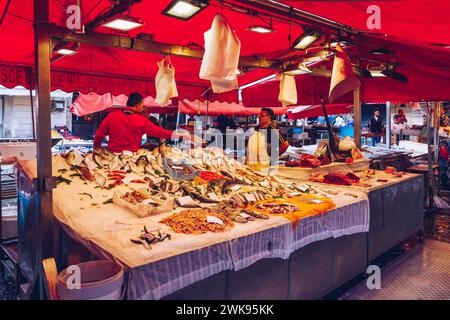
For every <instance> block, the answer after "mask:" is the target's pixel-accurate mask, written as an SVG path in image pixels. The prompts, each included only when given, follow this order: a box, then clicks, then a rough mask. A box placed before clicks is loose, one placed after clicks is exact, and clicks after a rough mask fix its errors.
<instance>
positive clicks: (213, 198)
mask: <svg viewBox="0 0 450 320" xmlns="http://www.w3.org/2000/svg"><path fill="white" fill-rule="evenodd" d="M208 197H210V198H211V199H212V200H217V201H218V200H219V198H218V197H217V195H216V194H215V193H214V192H210V193H208Z"/></svg>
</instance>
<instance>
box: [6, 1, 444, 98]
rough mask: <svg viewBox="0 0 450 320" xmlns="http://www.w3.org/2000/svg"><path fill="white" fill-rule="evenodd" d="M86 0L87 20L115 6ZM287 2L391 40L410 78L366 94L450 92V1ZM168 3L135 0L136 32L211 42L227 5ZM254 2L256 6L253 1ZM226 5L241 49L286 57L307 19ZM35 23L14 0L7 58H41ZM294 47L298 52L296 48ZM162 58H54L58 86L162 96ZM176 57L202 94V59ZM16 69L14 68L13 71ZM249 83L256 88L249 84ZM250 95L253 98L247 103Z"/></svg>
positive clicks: (195, 92)
mask: <svg viewBox="0 0 450 320" xmlns="http://www.w3.org/2000/svg"><path fill="white" fill-rule="evenodd" d="M6 2H7V0H0V12H3V9H4V8H5V4H6ZM81 2H82V19H83V22H88V21H91V20H92V19H93V18H94V17H96V16H98V14H99V13H100V12H101V11H103V10H105V9H107V8H108V7H109V6H110V2H109V1H107V0H103V1H100V2H98V1H81ZM282 2H285V3H288V4H289V5H292V6H294V7H296V8H301V9H304V10H305V11H309V12H313V13H316V14H319V15H323V16H325V17H327V18H330V19H333V20H336V21H338V22H342V23H345V24H348V25H350V26H351V27H354V28H358V29H360V30H361V31H362V33H363V34H365V35H366V36H362V40H360V42H361V43H362V44H363V47H364V45H365V44H369V43H370V49H373V48H375V47H380V46H385V45H388V46H389V49H391V50H394V51H395V53H396V57H397V59H396V60H397V62H398V64H399V72H401V73H404V74H405V75H407V77H408V79H409V83H408V84H403V83H399V82H396V81H394V80H391V79H370V80H367V81H366V80H364V81H363V92H362V96H363V99H365V100H366V101H386V100H391V101H394V100H398V101H414V100H416V101H417V100H421V99H425V100H442V99H448V98H449V94H448V93H447V92H448V90H447V88H448V87H450V81H449V76H448V74H450V73H449V72H448V71H449V67H450V61H449V52H450V51H449V49H445V45H447V44H448V45H450V33H448V22H447V21H448V20H449V19H448V18H449V17H450V11H449V10H448V3H447V1H427V0H408V1H406V0H400V1H375V2H370V3H369V2H364V1H361V2H336V1H329V2H328V1H317V2H311V1H282ZM72 3H75V1H74V0H66V1H50V22H52V23H56V24H57V25H60V26H64V25H65V24H66V13H65V10H64V6H66V5H69V4H72ZM167 4H168V1H167V0H152V1H142V2H140V3H137V4H135V5H133V10H132V12H133V15H134V16H137V17H139V18H141V19H142V20H144V21H145V22H146V25H145V26H144V27H141V28H138V29H136V30H132V31H131V32H130V35H131V36H136V35H137V34H138V33H147V34H151V35H154V37H155V40H156V41H159V42H163V43H173V44H179V45H188V44H189V45H192V43H194V45H193V48H195V47H198V45H200V46H203V44H204V41H203V33H204V32H205V31H207V30H208V29H209V28H210V26H211V22H212V20H213V17H214V15H215V14H216V13H217V12H222V9H221V8H220V5H219V7H218V6H217V5H216V4H215V2H211V4H210V5H209V6H208V7H207V8H206V9H205V10H203V11H202V12H200V13H199V14H197V15H196V16H194V17H193V18H192V19H190V20H188V21H182V20H179V19H175V18H171V17H168V16H164V15H162V14H161V12H162V11H163V9H164V8H165V7H166V6H167ZM372 4H377V5H378V6H379V7H380V8H381V19H382V20H381V29H380V30H368V29H367V26H366V21H367V17H368V14H367V13H366V9H367V7H368V6H369V5H372ZM247 6H251V2H249V4H248V5H247ZM223 12H224V14H225V15H226V17H227V19H228V20H229V22H230V24H231V26H232V27H233V28H234V29H235V30H236V33H237V36H238V38H239V39H240V41H241V44H242V46H241V55H245V56H251V55H256V54H257V55H259V56H261V57H265V58H270V59H276V58H280V57H282V55H283V54H286V52H288V51H289V42H288V38H289V37H288V36H289V34H290V33H291V34H292V38H295V37H296V36H297V35H299V34H301V33H302V29H301V28H300V27H299V26H297V25H290V24H289V23H287V22H282V21H279V20H278V19H274V20H273V28H274V29H276V31H277V32H273V33H270V34H257V33H254V32H250V31H248V30H247V28H248V27H249V25H251V24H252V23H254V21H253V20H252V17H251V16H250V15H245V14H242V13H241V12H237V11H233V10H228V9H227V7H225V8H224V10H223ZM33 31H34V29H33V1H32V0H23V1H12V2H11V5H10V6H9V9H8V12H7V13H6V16H5V19H4V21H3V23H2V25H1V28H0V43H2V44H3V45H4V46H6V45H8V44H10V45H8V47H7V48H2V50H0V62H2V63H7V64H10V65H16V66H17V65H21V66H33V62H34V44H33V33H34V32H33ZM96 31H97V32H104V33H109V32H111V30H106V29H105V28H101V27H100V28H97V30H96ZM385 34H386V35H387V36H385ZM394 41H395V42H394ZM431 43H441V46H433V45H431ZM414 45H417V46H414ZM367 49H368V47H366V48H362V51H365V52H367ZM300 53H301V52H300ZM290 54H291V55H292V52H291V53H290ZM161 59H162V56H161V55H155V54H150V53H145V52H137V51H134V50H126V49H118V48H105V47H97V46H94V45H86V44H81V47H80V50H79V52H78V53H77V54H75V55H71V56H67V57H64V58H63V59H61V60H58V61H56V62H54V63H52V80H53V83H52V89H62V90H64V91H74V90H78V91H81V92H83V93H89V92H91V91H93V92H96V93H98V94H104V93H112V94H121V93H124V92H126V93H128V92H131V91H140V92H142V93H143V94H144V95H145V96H147V95H151V96H154V91H155V89H154V83H153V82H152V80H153V79H154V77H155V75H156V72H157V66H156V62H157V61H159V60H161ZM171 60H172V63H173V64H174V66H175V69H176V74H175V77H176V80H177V83H178V89H179V90H178V91H179V92H180V99H184V98H188V99H190V100H192V99H197V98H199V97H200V96H201V94H202V93H203V92H204V91H205V90H206V88H208V87H209V83H208V82H207V81H203V80H201V79H199V76H198V74H199V70H200V64H201V61H200V60H198V59H189V58H181V57H175V56H174V57H172V59H171ZM10 71H11V70H8V72H7V73H9V72H10ZM1 72H2V73H1V74H2V77H1V78H0V84H7V86H8V87H11V86H15V85H18V84H20V82H22V83H23V82H24V80H23V79H18V80H14V79H13V77H14V75H11V74H8V76H7V77H8V79H7V80H5V81H4V78H5V77H4V76H3V72H4V70H1ZM269 72H271V71H267V70H261V69H256V70H252V71H249V72H247V73H246V74H244V75H243V76H241V77H239V79H238V81H239V84H240V85H243V84H246V83H248V82H250V81H253V80H255V79H257V78H258V77H259V76H260V75H263V74H267V73H269ZM12 73H14V71H13V72H12ZM311 79H313V78H311ZM317 79H320V80H313V82H314V83H316V82H321V81H325V82H326V83H328V82H329V80H328V79H321V78H317ZM14 83H15V85H14ZM188 84H194V85H188ZM317 86H318V87H321V85H320V84H315V85H314V87H312V86H311V88H310V89H312V93H311V92H310V91H304V93H301V91H302V88H301V87H300V88H298V89H299V90H298V92H300V95H303V96H305V97H307V96H309V101H305V100H302V99H300V100H299V103H305V104H316V103H317V102H314V101H312V100H317V99H318V95H316V92H317V91H320V90H317V89H316V88H317ZM327 87H328V85H325V86H323V88H324V90H323V91H321V92H322V93H323V94H325V96H327V95H328V92H327V91H328V88H327ZM266 89H268V87H267V88H266ZM249 90H251V89H247V90H245V91H247V92H248V91H249ZM245 91H244V92H245ZM277 94H278V89H271V90H264V91H262V96H257V95H252V96H253V97H249V94H247V95H246V96H245V100H244V103H245V105H252V104H255V103H254V102H258V101H252V99H259V100H263V102H264V103H257V105H259V106H263V105H272V106H275V104H269V103H268V102H269V100H270V99H272V100H273V99H274V98H273V97H276V96H277ZM303 96H302V97H303ZM302 97H300V98H302ZM209 99H211V100H219V101H228V102H231V101H235V102H237V94H236V92H232V93H230V94H228V95H225V96H219V97H217V98H216V97H214V98H211V97H210V98H209ZM275 99H276V98H275ZM248 101H249V102H251V103H247V102H248ZM266 101H267V102H266ZM349 102H350V101H349Z"/></svg>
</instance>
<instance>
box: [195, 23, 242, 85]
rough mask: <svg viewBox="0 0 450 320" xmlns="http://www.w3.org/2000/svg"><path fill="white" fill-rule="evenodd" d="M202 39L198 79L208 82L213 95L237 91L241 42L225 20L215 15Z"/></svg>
mask: <svg viewBox="0 0 450 320" xmlns="http://www.w3.org/2000/svg"><path fill="white" fill-rule="evenodd" d="M204 37H205V54H204V55H203V60H202V65H201V68H200V79H205V80H210V81H211V87H212V90H213V92H215V93H221V92H226V91H230V90H234V89H237V88H238V82H237V68H238V64H239V54H240V51H241V42H240V41H239V39H238V37H237V36H236V34H235V33H234V31H233V30H232V29H231V27H230V25H229V23H228V21H227V19H226V18H225V17H224V16H222V15H220V14H216V16H215V17H214V20H213V23H212V26H211V29H209V30H208V31H207V32H205V34H204Z"/></svg>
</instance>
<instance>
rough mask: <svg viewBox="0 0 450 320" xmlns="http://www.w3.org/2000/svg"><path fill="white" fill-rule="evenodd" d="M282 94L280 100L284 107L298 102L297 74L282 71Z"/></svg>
mask: <svg viewBox="0 0 450 320" xmlns="http://www.w3.org/2000/svg"><path fill="white" fill-rule="evenodd" d="M280 77H281V78H280V94H279V95H278V101H280V102H281V103H282V104H283V107H285V106H289V105H292V104H296V103H297V86H296V84H295V76H291V75H287V74H284V73H282V74H281V76H280Z"/></svg>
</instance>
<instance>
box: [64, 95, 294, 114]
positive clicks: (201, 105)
mask: <svg viewBox="0 0 450 320" xmlns="http://www.w3.org/2000/svg"><path fill="white" fill-rule="evenodd" d="M127 99H128V97H127V96H126V95H124V94H121V95H118V96H114V95H112V94H110V93H106V94H104V95H98V94H96V93H90V94H80V95H79V96H78V98H77V99H76V100H75V102H74V103H73V104H72V105H71V107H70V111H71V112H72V113H74V114H76V115H78V116H84V115H86V114H91V113H94V112H99V111H103V110H104V111H107V112H108V111H112V110H117V109H120V107H125V106H126V103H127ZM144 104H145V106H146V107H147V112H148V113H169V112H173V111H178V110H179V111H180V112H181V113H185V114H193V115H206V114H207V113H208V114H209V115H211V116H219V115H221V114H225V115H229V116H232V115H236V116H246V115H254V114H259V113H260V112H261V108H245V107H244V105H243V104H242V103H234V102H232V103H228V102H219V101H210V102H206V101H201V100H193V101H190V100H187V99H184V100H182V101H179V102H178V105H179V107H173V106H172V107H164V106H161V105H159V104H158V103H157V102H156V101H155V99H154V98H153V97H151V96H148V97H146V98H144ZM117 107H119V108H117ZM207 109H208V112H207V111H206V110H207ZM273 110H274V112H275V114H277V115H279V114H285V113H287V111H288V108H273Z"/></svg>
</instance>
